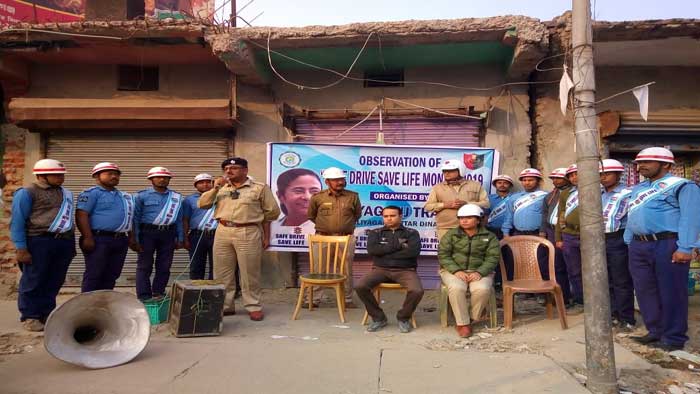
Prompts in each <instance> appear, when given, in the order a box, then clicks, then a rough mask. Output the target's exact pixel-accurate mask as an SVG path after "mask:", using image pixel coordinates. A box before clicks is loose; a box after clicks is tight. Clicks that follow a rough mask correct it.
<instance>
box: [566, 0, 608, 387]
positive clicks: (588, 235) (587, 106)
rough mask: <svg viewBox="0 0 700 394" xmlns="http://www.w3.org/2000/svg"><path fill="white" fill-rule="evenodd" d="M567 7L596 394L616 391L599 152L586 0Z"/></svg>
mask: <svg viewBox="0 0 700 394" xmlns="http://www.w3.org/2000/svg"><path fill="white" fill-rule="evenodd" d="M572 11H573V12H572V29H571V30H572V48H573V82H574V107H575V110H574V121H575V130H576V156H577V157H576V161H577V164H578V179H579V182H578V190H579V192H578V194H579V201H580V203H579V205H580V206H579V212H580V218H581V261H582V265H583V267H582V270H583V295H584V325H585V330H586V368H587V369H588V372H587V375H588V379H587V381H586V387H587V388H588V389H589V390H591V391H592V392H593V393H596V394H613V393H614V394H617V393H618V388H617V376H616V371H615V352H614V348H613V339H612V327H611V317H610V294H609V290H608V268H607V261H606V256H605V237H604V233H603V217H602V207H601V205H602V203H601V197H600V175H599V173H598V164H599V163H600V152H599V148H598V141H599V134H598V128H597V124H596V123H597V122H596V121H597V119H596V113H595V70H594V65H593V29H592V26H591V4H590V0H573V10H572Z"/></svg>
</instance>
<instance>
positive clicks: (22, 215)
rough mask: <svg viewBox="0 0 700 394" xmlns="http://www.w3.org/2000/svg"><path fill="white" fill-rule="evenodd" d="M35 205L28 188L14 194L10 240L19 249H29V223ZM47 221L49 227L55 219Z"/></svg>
mask: <svg viewBox="0 0 700 394" xmlns="http://www.w3.org/2000/svg"><path fill="white" fill-rule="evenodd" d="M33 204H34V201H32V195H31V194H30V192H29V191H28V190H27V189H26V188H21V189H18V190H17V191H16V192H15V193H14V196H13V198H12V212H11V216H10V239H11V240H12V243H13V244H14V245H15V248H17V249H27V230H28V224H29V223H28V222H29V219H30V217H31V216H32V206H33ZM47 219H48V220H49V221H48V222H47V223H46V227H49V224H50V223H51V221H52V220H53V218H47ZM35 225H36V223H35ZM40 227H41V226H40Z"/></svg>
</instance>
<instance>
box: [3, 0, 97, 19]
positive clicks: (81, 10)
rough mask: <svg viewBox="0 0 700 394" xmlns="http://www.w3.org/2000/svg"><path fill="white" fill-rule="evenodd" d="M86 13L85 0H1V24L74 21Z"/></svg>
mask: <svg viewBox="0 0 700 394" xmlns="http://www.w3.org/2000/svg"><path fill="white" fill-rule="evenodd" d="M84 15H85V0H33V1H18V0H0V25H8V24H15V23H21V22H28V23H45V22H72V21H77V20H81V19H83V17H84Z"/></svg>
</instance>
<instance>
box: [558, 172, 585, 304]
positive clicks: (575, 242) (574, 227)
mask: <svg viewBox="0 0 700 394" xmlns="http://www.w3.org/2000/svg"><path fill="white" fill-rule="evenodd" d="M566 179H567V180H568V181H569V183H571V187H570V188H569V189H567V190H564V191H562V192H561V194H560V195H559V205H558V207H557V225H556V226H555V227H554V240H555V241H556V243H555V245H556V247H557V249H561V251H562V253H563V254H564V262H565V263H566V273H567V275H568V277H569V286H570V287H571V298H572V303H573V304H575V305H579V306H581V305H583V271H582V268H581V267H582V265H581V221H580V219H579V209H578V207H579V198H578V167H577V166H576V164H572V165H570V166H569V167H568V168H567V169H566ZM575 305H573V306H575ZM576 311H577V312H581V311H582V308H578V309H577V310H576Z"/></svg>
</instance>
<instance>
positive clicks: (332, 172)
mask: <svg viewBox="0 0 700 394" xmlns="http://www.w3.org/2000/svg"><path fill="white" fill-rule="evenodd" d="M321 175H323V179H341V178H345V172H343V170H341V169H340V168H338V167H328V168H326V169H325V170H323V173H322V174H321Z"/></svg>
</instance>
